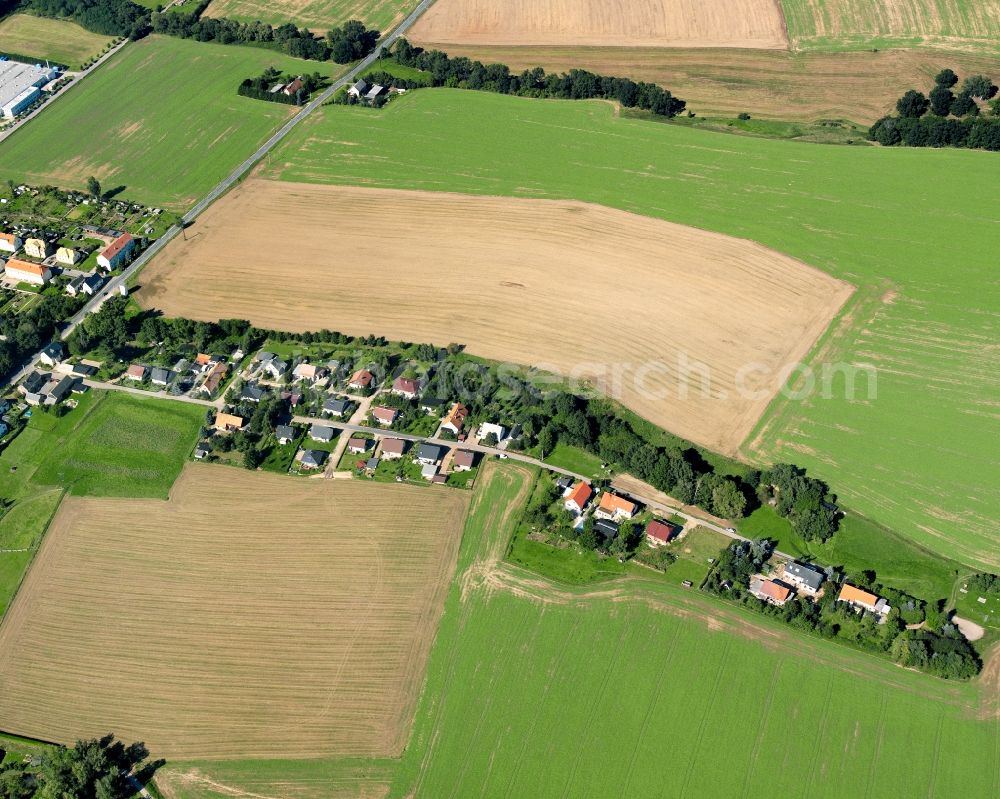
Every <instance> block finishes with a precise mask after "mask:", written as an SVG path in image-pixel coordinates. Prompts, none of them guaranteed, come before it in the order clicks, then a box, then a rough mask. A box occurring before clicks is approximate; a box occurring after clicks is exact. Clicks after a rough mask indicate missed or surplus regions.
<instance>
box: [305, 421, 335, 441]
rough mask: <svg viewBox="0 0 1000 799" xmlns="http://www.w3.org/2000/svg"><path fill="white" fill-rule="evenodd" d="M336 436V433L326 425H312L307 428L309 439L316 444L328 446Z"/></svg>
mask: <svg viewBox="0 0 1000 799" xmlns="http://www.w3.org/2000/svg"><path fill="white" fill-rule="evenodd" d="M336 435H337V431H336V430H334V429H333V428H332V427H327V426H326V425H322V424H314V425H313V426H312V427H310V428H309V438H311V439H312V440H313V441H316V442H317V443H321V444H329V443H330V442H331V441H333V439H334V437H335V436H336Z"/></svg>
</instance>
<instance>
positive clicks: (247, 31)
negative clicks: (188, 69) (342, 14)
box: [150, 6, 381, 64]
mask: <svg viewBox="0 0 1000 799" xmlns="http://www.w3.org/2000/svg"><path fill="white" fill-rule="evenodd" d="M203 10H204V6H201V7H199V8H197V9H195V10H194V11H193V12H192V13H190V14H179V13H166V14H158V13H157V14H153V15H152V17H151V19H150V26H151V29H152V31H153V32H154V33H162V34H165V35H167V36H177V37H179V38H181V39H197V40H198V41H199V42H218V43H219V44H254V45H259V46H267V47H273V48H274V49H276V50H280V51H281V52H283V53H287V54H288V55H290V56H294V57H296V58H305V59H309V60H311V61H329V60H331V59H332V60H333V61H336V62H337V63H338V64H347V63H349V62H351V61H355V60H357V59H359V58H364V57H365V56H366V55H368V54H369V53H371V52H372V51H373V50H374V49H375V45H376V43H377V42H378V40H379V37H380V36H381V33H379V31H377V30H368V29H367V28H366V27H365V26H364V25H363V24H362V23H361V22H358V21H357V20H352V21H350V22H347V23H345V24H344V25H342V26H341V27H339V28H333V29H331V30H329V31H327V33H326V36H325V37H320V36H317V35H316V34H314V33H313V32H312V31H310V30H309V29H308V28H298V27H297V26H295V25H294V24H292V23H290V22H289V23H285V24H284V25H279V26H278V27H277V28H273V27H271V26H270V25H268V24H266V23H264V22H259V21H258V22H237V21H236V20H232V19H216V18H213V17H203V16H202V11H203Z"/></svg>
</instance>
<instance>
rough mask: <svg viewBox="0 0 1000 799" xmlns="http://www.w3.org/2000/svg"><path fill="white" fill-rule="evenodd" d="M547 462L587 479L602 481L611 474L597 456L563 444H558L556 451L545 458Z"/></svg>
mask: <svg viewBox="0 0 1000 799" xmlns="http://www.w3.org/2000/svg"><path fill="white" fill-rule="evenodd" d="M545 462H546V463H551V464H552V465H553V466H558V467H559V468H560V469H568V470H569V471H571V472H575V473H576V474H582V475H585V476H586V477H593V478H596V479H600V478H606V477H608V475H609V472H607V471H605V470H604V469H602V468H601V459H600V458H598V457H597V456H596V455H593V454H591V453H590V452H587V451H586V450H583V449H580V448H579V447H574V446H572V445H570V444H563V443H561V442H560V443H558V444H556V447H555V449H554V450H552V452H551V453H549V455H548V456H547V457H546V458H545Z"/></svg>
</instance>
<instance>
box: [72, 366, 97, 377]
mask: <svg viewBox="0 0 1000 799" xmlns="http://www.w3.org/2000/svg"><path fill="white" fill-rule="evenodd" d="M70 373H71V374H72V375H73V376H74V377H93V376H94V375H96V374H97V367H96V366H91V365H90V364H89V363H74V364H73V367H72V369H71V370H70Z"/></svg>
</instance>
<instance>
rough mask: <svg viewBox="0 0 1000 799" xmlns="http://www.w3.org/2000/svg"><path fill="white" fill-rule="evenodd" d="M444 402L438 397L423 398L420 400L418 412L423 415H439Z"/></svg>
mask: <svg viewBox="0 0 1000 799" xmlns="http://www.w3.org/2000/svg"><path fill="white" fill-rule="evenodd" d="M443 405H444V400H443V399H440V398H439V397H424V398H423V399H422V400H420V410H422V411H423V412H424V413H440V412H441V407H442V406H443Z"/></svg>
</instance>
